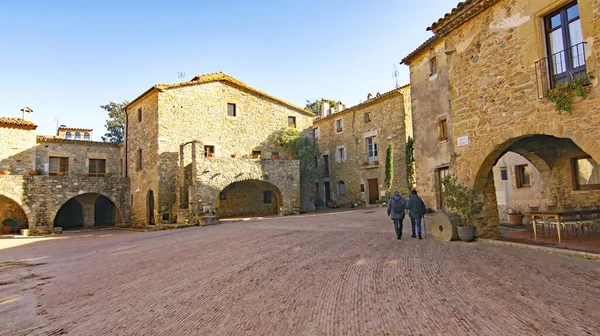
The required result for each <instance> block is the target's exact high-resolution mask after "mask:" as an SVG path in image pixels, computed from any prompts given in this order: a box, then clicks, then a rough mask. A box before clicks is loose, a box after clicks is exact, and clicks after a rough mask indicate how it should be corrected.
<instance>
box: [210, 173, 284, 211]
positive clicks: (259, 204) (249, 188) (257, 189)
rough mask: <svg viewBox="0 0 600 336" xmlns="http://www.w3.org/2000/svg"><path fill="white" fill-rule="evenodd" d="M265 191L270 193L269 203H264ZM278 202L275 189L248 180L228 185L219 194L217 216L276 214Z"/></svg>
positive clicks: (268, 185) (278, 196)
mask: <svg viewBox="0 0 600 336" xmlns="http://www.w3.org/2000/svg"><path fill="white" fill-rule="evenodd" d="M267 190H270V191H271V193H272V197H271V203H265V202H264V192H265V191H267ZM223 197H224V198H225V199H223ZM280 201H281V195H279V193H278V189H277V187H275V186H274V185H273V184H270V183H268V182H264V181H255V180H250V181H243V182H239V183H235V184H230V185H229V186H227V187H226V188H225V189H223V190H222V191H221V193H220V194H219V200H218V204H219V205H218V210H217V216H219V217H232V216H236V215H266V214H276V213H278V212H279V206H278V204H279V202H280Z"/></svg>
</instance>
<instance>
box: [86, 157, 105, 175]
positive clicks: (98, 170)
mask: <svg viewBox="0 0 600 336" xmlns="http://www.w3.org/2000/svg"><path fill="white" fill-rule="evenodd" d="M105 173H106V160H105V159H89V174H90V176H95V177H100V176H104V174H105Z"/></svg>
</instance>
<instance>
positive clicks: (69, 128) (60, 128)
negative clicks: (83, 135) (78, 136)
mask: <svg viewBox="0 0 600 336" xmlns="http://www.w3.org/2000/svg"><path fill="white" fill-rule="evenodd" d="M58 130H59V131H84V132H91V131H93V130H94V129H93V128H79V127H59V128H58Z"/></svg>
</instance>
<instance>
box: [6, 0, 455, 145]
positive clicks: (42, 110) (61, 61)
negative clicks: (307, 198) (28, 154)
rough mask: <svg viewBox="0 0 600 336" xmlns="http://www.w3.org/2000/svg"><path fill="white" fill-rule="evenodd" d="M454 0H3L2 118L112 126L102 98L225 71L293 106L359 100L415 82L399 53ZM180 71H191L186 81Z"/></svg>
mask: <svg viewBox="0 0 600 336" xmlns="http://www.w3.org/2000/svg"><path fill="white" fill-rule="evenodd" d="M457 2H458V1H457V0H421V1H415V0H413V1H398V0H380V1H377V0H376V1H354V0H346V1H338V0H332V1H326V0H325V1H314V0H302V1H296V0H293V1H286V0H283V1H281V0H280V1H266V0H254V1H241V0H240V1H228V0H222V1H208V0H197V1H175V0H173V1H167V0H163V1H153V0H148V1H127V0H122V1H114V0H98V1H86V0H78V1H67V0H62V1H61V0H55V1H46V0H43V1H42V0H29V1H23V0H14V1H13V0H3V1H2V2H0V22H1V23H2V30H1V31H0V116H5V117H20V115H21V114H20V109H21V108H22V107H23V106H29V107H31V108H32V109H33V110H34V113H33V121H34V122H36V123H37V124H38V126H39V127H38V134H53V133H55V131H56V121H55V119H56V118H58V119H59V120H60V124H66V125H68V126H71V127H89V128H94V130H95V136H94V138H95V139H96V140H100V136H101V135H102V134H104V133H105V129H104V122H105V120H106V116H107V114H106V112H105V111H104V110H102V109H100V108H99V106H100V105H102V104H106V103H108V102H110V101H116V102H121V101H123V100H132V99H134V98H135V97H137V96H138V95H140V94H141V93H143V92H144V91H146V90H147V89H148V88H150V87H151V86H152V85H154V84H157V83H175V82H180V81H183V80H189V79H191V78H192V77H193V76H195V75H198V74H204V73H210V72H217V71H223V72H225V73H227V74H229V75H231V76H233V77H235V78H237V79H239V80H241V81H242V82H244V83H246V84H248V85H250V86H252V87H255V88H257V89H259V90H262V91H265V92H267V93H269V94H272V95H274V96H276V97H279V98H281V99H284V100H287V101H289V102H291V103H293V104H296V105H299V106H304V104H305V101H306V100H307V99H308V100H314V99H318V98H321V97H325V98H330V99H338V100H341V101H342V102H344V103H345V104H347V106H352V105H355V104H357V103H359V102H360V101H361V100H364V99H365V98H366V96H367V94H368V93H369V92H371V93H373V94H375V93H377V92H385V91H389V90H391V89H393V88H394V86H395V80H394V78H393V77H392V72H393V71H394V65H396V67H397V68H398V70H399V72H400V77H399V83H400V85H403V84H406V83H408V82H409V76H408V67H406V66H404V65H400V64H399V62H400V61H401V59H402V58H403V57H404V56H406V55H407V54H408V53H410V52H411V51H412V50H414V49H415V48H416V47H417V46H418V45H420V44H421V43H422V42H424V41H425V40H426V39H427V38H429V37H430V36H431V33H430V32H427V31H426V30H425V29H426V27H427V26H429V25H430V24H431V23H433V22H434V21H436V20H437V19H438V18H439V17H441V16H443V15H444V13H446V12H449V11H450V10H451V9H452V8H453V7H454V6H455V5H456V3H457ZM177 72H185V77H184V78H183V79H179V78H178V76H177Z"/></svg>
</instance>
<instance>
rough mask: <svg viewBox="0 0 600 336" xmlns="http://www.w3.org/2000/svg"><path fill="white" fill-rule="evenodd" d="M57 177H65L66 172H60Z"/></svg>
mask: <svg viewBox="0 0 600 336" xmlns="http://www.w3.org/2000/svg"><path fill="white" fill-rule="evenodd" d="M56 175H57V176H65V172H58V173H56Z"/></svg>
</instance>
